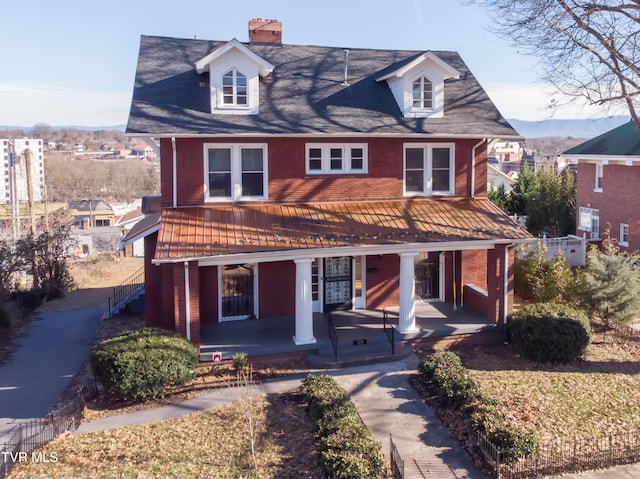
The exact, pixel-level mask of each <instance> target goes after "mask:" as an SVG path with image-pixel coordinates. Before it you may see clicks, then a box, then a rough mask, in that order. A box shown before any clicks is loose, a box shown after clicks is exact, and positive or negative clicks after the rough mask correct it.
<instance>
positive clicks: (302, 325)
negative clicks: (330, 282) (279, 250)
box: [293, 258, 316, 345]
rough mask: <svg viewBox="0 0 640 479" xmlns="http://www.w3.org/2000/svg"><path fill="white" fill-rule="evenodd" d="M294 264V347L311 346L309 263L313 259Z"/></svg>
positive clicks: (311, 317)
mask: <svg viewBox="0 0 640 479" xmlns="http://www.w3.org/2000/svg"><path fill="white" fill-rule="evenodd" d="M293 262H294V263H295V264H296V334H295V336H294V337H293V342H294V343H296V345H300V344H313V343H315V342H316V338H315V337H314V336H313V301H312V296H311V263H312V262H313V259H311V258H304V259H296V260H293Z"/></svg>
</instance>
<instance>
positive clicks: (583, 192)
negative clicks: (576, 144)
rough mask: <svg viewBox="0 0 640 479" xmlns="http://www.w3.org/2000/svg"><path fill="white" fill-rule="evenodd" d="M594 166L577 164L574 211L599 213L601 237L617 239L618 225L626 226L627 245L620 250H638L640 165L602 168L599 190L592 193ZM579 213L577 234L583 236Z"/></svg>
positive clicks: (593, 190) (639, 241)
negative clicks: (589, 210)
mask: <svg viewBox="0 0 640 479" xmlns="http://www.w3.org/2000/svg"><path fill="white" fill-rule="evenodd" d="M595 172H596V165H595V164H593V163H583V162H580V163H578V174H577V180H576V181H577V184H576V188H577V207H578V208H577V209H578V212H579V208H580V207H586V208H593V209H597V210H599V216H600V236H601V237H603V238H604V237H605V235H606V234H607V233H608V234H609V236H610V238H611V239H613V240H615V241H616V242H618V241H619V240H620V224H621V223H624V224H627V225H629V246H628V247H624V246H621V249H622V250H627V251H640V202H638V201H637V198H636V197H637V189H638V185H639V184H640V166H625V165H619V164H608V165H604V166H603V173H602V191H595ZM579 226H580V218H579V214H576V230H577V234H578V235H580V234H582V231H581V230H580V229H578V227H579Z"/></svg>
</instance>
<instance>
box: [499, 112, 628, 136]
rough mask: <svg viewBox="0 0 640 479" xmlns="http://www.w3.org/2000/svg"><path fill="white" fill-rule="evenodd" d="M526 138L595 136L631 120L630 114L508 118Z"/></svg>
mask: <svg viewBox="0 0 640 479" xmlns="http://www.w3.org/2000/svg"><path fill="white" fill-rule="evenodd" d="M508 121H509V123H511V126H513V127H514V128H515V129H516V131H517V132H518V133H520V134H521V135H522V136H524V137H525V138H527V139H528V138H547V137H573V138H593V137H595V136H598V135H601V134H602V133H605V132H607V131H609V130H613V129H614V128H616V127H618V126H620V125H622V124H623V123H626V122H627V121H629V117H628V116H611V117H608V118H594V119H588V120H542V121H524V120H508Z"/></svg>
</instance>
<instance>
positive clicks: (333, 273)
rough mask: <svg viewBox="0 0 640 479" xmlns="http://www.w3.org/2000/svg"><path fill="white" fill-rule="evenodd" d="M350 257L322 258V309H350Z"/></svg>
mask: <svg viewBox="0 0 640 479" xmlns="http://www.w3.org/2000/svg"><path fill="white" fill-rule="evenodd" d="M352 300H353V281H352V275H351V257H349V256H342V257H339V258H325V260H324V311H325V312H328V311H333V310H335V309H351V307H352V306H353V302H352Z"/></svg>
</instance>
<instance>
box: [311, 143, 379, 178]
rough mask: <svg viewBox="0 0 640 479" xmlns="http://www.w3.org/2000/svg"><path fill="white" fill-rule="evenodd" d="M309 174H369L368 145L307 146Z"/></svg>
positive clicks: (312, 144)
mask: <svg viewBox="0 0 640 479" xmlns="http://www.w3.org/2000/svg"><path fill="white" fill-rule="evenodd" d="M306 164H307V166H306V170H307V174H341V173H366V172H367V145H366V144H364V143H358V144H328V145H327V144H314V143H309V144H307V159H306Z"/></svg>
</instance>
